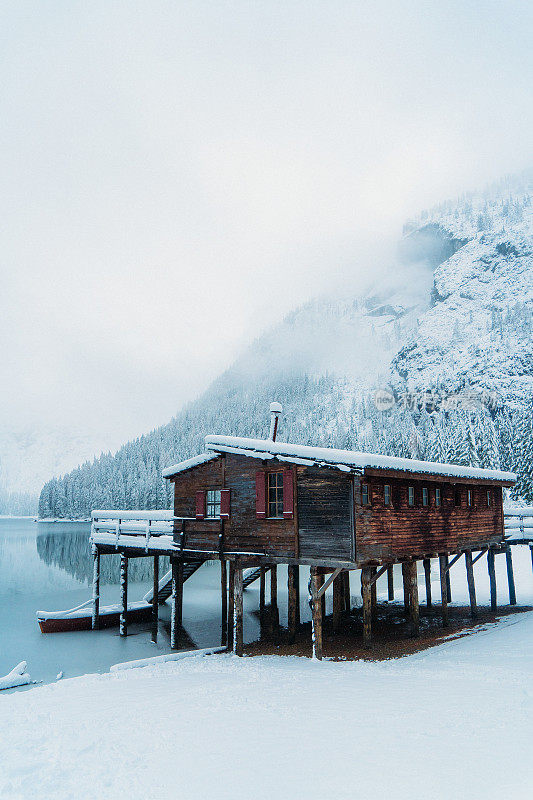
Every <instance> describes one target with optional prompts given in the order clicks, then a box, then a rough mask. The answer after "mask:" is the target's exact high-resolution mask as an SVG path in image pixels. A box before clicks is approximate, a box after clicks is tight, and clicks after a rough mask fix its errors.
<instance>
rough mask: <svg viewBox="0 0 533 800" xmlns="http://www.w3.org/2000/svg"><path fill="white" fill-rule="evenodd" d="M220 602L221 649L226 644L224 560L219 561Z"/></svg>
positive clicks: (226, 595) (226, 598)
mask: <svg viewBox="0 0 533 800" xmlns="http://www.w3.org/2000/svg"><path fill="white" fill-rule="evenodd" d="M220 600H221V617H222V619H221V632H220V644H221V646H222V647H224V645H226V644H227V642H228V569H227V564H226V559H225V558H221V559H220Z"/></svg>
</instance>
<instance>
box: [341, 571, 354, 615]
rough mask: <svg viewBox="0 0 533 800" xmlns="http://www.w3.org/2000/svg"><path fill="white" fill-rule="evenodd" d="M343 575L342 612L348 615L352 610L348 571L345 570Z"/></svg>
mask: <svg viewBox="0 0 533 800" xmlns="http://www.w3.org/2000/svg"><path fill="white" fill-rule="evenodd" d="M342 574H343V575H344V611H345V612H346V613H347V614H349V613H350V612H351V610H352V595H351V589H350V570H349V569H346V570H344V572H343V573H342Z"/></svg>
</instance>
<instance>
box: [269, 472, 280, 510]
mask: <svg viewBox="0 0 533 800" xmlns="http://www.w3.org/2000/svg"><path fill="white" fill-rule="evenodd" d="M268 516H269V518H270V519H283V472H269V473H268Z"/></svg>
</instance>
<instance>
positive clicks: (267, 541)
mask: <svg viewBox="0 0 533 800" xmlns="http://www.w3.org/2000/svg"><path fill="white" fill-rule="evenodd" d="M288 466H290V465H287V464H285V465H283V464H279V463H278V462H276V463H275V464H271V463H270V462H263V461H261V460H260V459H256V458H249V457H248V456H245V457H242V456H237V455H230V454H228V455H227V456H226V486H227V487H228V488H229V489H231V514H230V518H229V520H227V521H226V522H224V548H225V549H226V550H228V551H230V552H241V551H244V552H251V553H266V554H270V555H278V556H289V557H294V556H295V555H296V531H295V524H294V520H292V519H258V518H257V516H256V513H255V475H256V472H260V471H265V472H269V471H276V470H279V469H282V468H283V467H285V468H286V467H288Z"/></svg>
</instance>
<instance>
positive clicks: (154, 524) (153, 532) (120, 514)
mask: <svg viewBox="0 0 533 800" xmlns="http://www.w3.org/2000/svg"><path fill="white" fill-rule="evenodd" d="M175 519H176V517H174V514H173V512H172V511H155V510H154V511H130V510H127V511H126V510H124V511H121V510H119V509H114V510H109V509H105V510H101V509H97V510H95V511H93V512H92V513H91V520H92V522H91V541H94V537H95V535H96V534H99V533H108V534H109V533H112V534H114V536H115V547H117V548H118V544H119V540H120V535H121V534H126V535H128V536H144V540H145V542H144V545H145V549H146V551H147V552H148V545H149V543H150V538H151V537H152V536H172V534H173V530H174V520H175Z"/></svg>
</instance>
